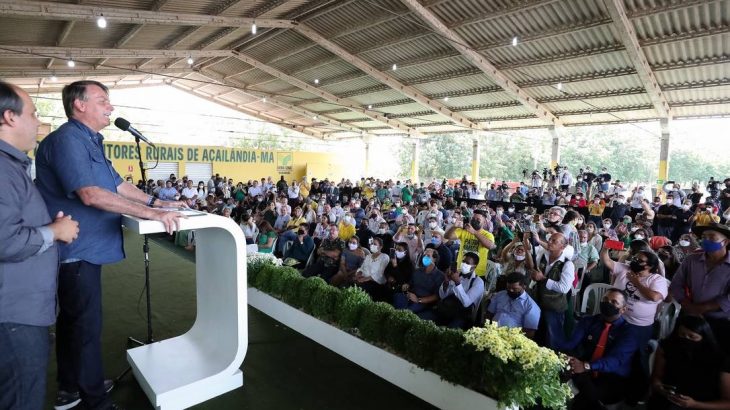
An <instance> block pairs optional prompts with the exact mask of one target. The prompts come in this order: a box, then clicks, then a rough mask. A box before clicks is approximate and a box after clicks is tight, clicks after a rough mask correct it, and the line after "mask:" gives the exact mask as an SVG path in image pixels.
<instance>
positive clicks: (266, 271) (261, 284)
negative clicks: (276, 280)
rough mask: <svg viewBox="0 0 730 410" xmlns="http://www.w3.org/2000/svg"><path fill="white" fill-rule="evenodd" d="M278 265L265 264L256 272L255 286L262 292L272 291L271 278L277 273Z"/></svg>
mask: <svg viewBox="0 0 730 410" xmlns="http://www.w3.org/2000/svg"><path fill="white" fill-rule="evenodd" d="M276 270H277V267H276V266H274V265H264V266H263V267H262V268H261V270H259V272H258V273H257V274H256V279H255V280H254V282H253V284H254V287H255V288H256V289H258V290H260V291H262V292H265V293H270V286H271V278H272V277H273V276H274V275H275V274H276Z"/></svg>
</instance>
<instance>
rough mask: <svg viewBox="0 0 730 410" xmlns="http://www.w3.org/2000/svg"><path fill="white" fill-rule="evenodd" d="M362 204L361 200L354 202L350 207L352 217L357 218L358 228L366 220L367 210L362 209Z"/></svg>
mask: <svg viewBox="0 0 730 410" xmlns="http://www.w3.org/2000/svg"><path fill="white" fill-rule="evenodd" d="M361 205H362V204H361V203H360V201H359V200H353V201H352V204H351V205H350V215H351V216H352V217H353V218H355V224H356V226H360V223H361V222H362V220H363V219H365V210H364V209H362V206H361Z"/></svg>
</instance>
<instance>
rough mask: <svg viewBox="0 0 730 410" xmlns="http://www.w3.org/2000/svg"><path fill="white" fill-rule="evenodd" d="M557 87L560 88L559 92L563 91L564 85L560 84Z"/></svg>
mask: <svg viewBox="0 0 730 410" xmlns="http://www.w3.org/2000/svg"><path fill="white" fill-rule="evenodd" d="M556 87H557V88H558V90H559V91H563V83H558V85H557V86H556Z"/></svg>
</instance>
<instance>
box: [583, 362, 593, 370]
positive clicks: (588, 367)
mask: <svg viewBox="0 0 730 410" xmlns="http://www.w3.org/2000/svg"><path fill="white" fill-rule="evenodd" d="M583 368H584V369H586V370H591V364H590V363H588V362H584V363H583Z"/></svg>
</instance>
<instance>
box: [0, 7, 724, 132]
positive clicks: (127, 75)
mask: <svg viewBox="0 0 730 410" xmlns="http://www.w3.org/2000/svg"><path fill="white" fill-rule="evenodd" d="M59 3H69V4H75V2H73V1H71V0H67V1H61V2H59ZM155 3H156V2H154V1H153V0H88V1H85V2H83V3H81V4H79V5H77V6H78V8H79V9H83V8H84V7H87V6H91V7H93V8H94V10H95V11H99V12H102V11H103V9H104V7H115V8H122V9H125V8H126V9H130V10H150V9H151V8H152V7H153V5H154V4H155ZM321 3H322V2H319V1H305V0H289V1H276V2H274V3H264V1H263V0H262V1H260V2H252V1H249V0H246V1H240V2H231V3H230V4H228V3H221V2H218V1H214V0H204V1H197V2H193V1H191V0H169V1H167V2H166V3H165V4H164V7H163V8H162V9H161V10H162V11H164V12H172V13H199V14H206V13H212V14H215V13H222V15H224V16H229V17H243V16H249V15H253V14H252V13H257V12H258V11H256V10H259V11H261V10H264V11H265V14H263V15H259V16H258V17H260V18H264V17H266V18H282V17H283V16H285V15H287V14H288V13H291V12H292V11H294V10H296V14H298V15H304V16H307V17H305V18H303V19H302V20H301V21H300V22H299V24H306V25H308V26H309V27H311V28H313V29H314V30H316V31H317V32H319V33H320V34H322V35H323V36H325V37H326V38H328V39H330V40H332V41H333V42H334V43H336V44H338V45H340V46H341V47H342V48H343V49H345V50H346V51H347V52H349V53H351V54H353V55H356V56H357V57H358V58H360V59H362V60H363V61H364V62H366V63H368V64H371V65H373V66H374V67H376V68H377V69H379V70H383V71H386V72H387V74H388V76H389V77H391V78H394V79H395V80H397V81H398V82H400V83H401V84H403V85H410V86H412V87H413V88H415V89H416V90H418V92H420V93H421V94H422V95H423V96H425V97H426V98H432V99H437V100H438V101H439V102H440V103H442V104H444V105H446V106H447V107H450V108H452V109H453V110H454V112H455V113H457V114H458V115H461V116H463V117H465V118H466V119H468V120H471V121H472V122H477V123H480V124H482V126H484V123H483V121H486V119H488V118H492V119H494V120H493V121H492V123H490V124H488V126H495V127H501V128H515V127H535V126H540V125H543V126H544V125H546V123H545V122H542V121H541V120H540V119H538V118H535V117H534V116H532V112H533V111H530V109H528V108H526V107H525V106H523V105H522V104H521V103H519V102H518V101H517V100H516V99H515V98H514V96H513V94H512V93H509V92H505V91H503V90H502V89H501V88H500V87H498V86H496V84H495V82H494V81H493V80H492V79H491V78H490V74H488V73H483V72H482V71H481V70H480V69H479V68H477V67H476V66H474V65H473V64H471V63H470V62H469V61H468V60H467V59H465V58H464V57H462V56H461V55H459V53H458V51H457V50H456V49H455V48H454V45H453V44H451V43H450V42H449V41H447V40H445V39H444V38H442V37H441V36H440V35H438V34H435V33H433V32H431V30H430V29H429V28H428V26H427V24H426V23H425V22H423V21H421V20H420V19H419V18H418V17H416V15H415V14H414V13H412V12H410V10H408V9H407V8H406V6H405V5H404V4H403V3H402V2H400V1H398V0H368V1H358V0H341V1H334V2H329V3H327V4H326V5H325V6H323V7H320V6H319V4H321ZM422 3H423V2H422ZM428 3H435V4H436V5H435V6H431V7H430V11H431V12H433V13H434V15H435V16H436V17H437V18H439V19H441V20H442V22H443V23H444V24H446V25H447V26H449V27H451V28H452V29H453V30H454V31H455V32H456V33H458V34H460V35H461V36H462V37H463V38H464V41H465V42H466V43H467V44H468V45H470V46H472V47H475V48H478V49H479V51H480V52H481V53H482V55H483V56H484V58H485V59H486V60H488V61H489V62H491V63H493V64H494V65H496V67H497V68H498V69H500V70H501V72H502V74H503V75H504V76H506V78H507V79H508V80H509V81H510V82H511V83H514V84H516V85H517V86H519V87H521V88H522V89H523V91H524V92H525V93H527V94H528V95H530V96H531V97H533V98H535V99H537V101H538V102H541V103H543V104H544V106H545V107H546V108H547V109H548V110H552V111H553V112H554V113H557V114H558V115H560V114H561V113H564V114H563V115H561V117H562V118H561V120H562V121H564V123H565V124H567V125H574V124H577V123H591V122H596V123H601V122H611V121H614V122H615V121H621V120H622V119H623V120H625V121H643V120H646V119H649V118H655V117H657V116H658V114H657V113H656V112H655V111H654V110H653V109H652V108H651V100H650V98H649V96H648V94H646V92H644V91H643V90H644V85H643V84H642V83H641V80H640V78H639V76H637V75H636V69H635V67H634V64H633V62H632V61H631V59H630V58H629V55H628V54H627V53H626V51H624V47H625V45H624V44H623V43H622V40H621V36H619V33H618V32H617V31H616V30H617V26H616V25H615V24H614V23H613V22H612V21H611V19H610V16H609V14H608V12H607V10H606V9H605V5H604V3H603V1H602V0H560V1H558V0H542V1H538V0H520V1H513V0H493V1H484V0H450V1H438V2H433V1H431V2H427V4H428ZM266 4H272V7H270V8H269V7H267V6H266ZM624 4H625V7H626V9H627V13H628V15H629V17H630V18H631V21H632V23H633V24H634V26H635V31H636V35H637V38H638V41H639V42H640V44H642V50H643V52H644V53H645V54H646V57H647V59H648V61H649V63H650V64H651V66H652V67H653V69H654V74H655V75H656V78H657V80H658V81H659V84H660V86H661V87H663V88H665V92H664V94H665V96H666V98H667V100H668V101H669V103H670V104H672V105H673V112H674V113H676V115H680V116H688V117H693V116H703V115H706V116H717V115H730V104H727V103H725V102H727V100H728V94H730V92H728V89H729V88H728V85H730V76H729V75H728V73H729V72H730V57H729V56H730V41H727V40H728V32H730V30H729V29H728V26H730V22H729V21H728V17H729V16H730V0H708V1H697V0H687V1H684V2H679V1H674V0H624ZM222 5H228V6H229V7H228V8H227V9H225V10H224V8H223V6H222ZM315 9H316V11H313V10H315ZM308 10H310V11H313V12H312V13H308ZM69 28H70V29H69ZM137 28H138V27H137V26H136V25H134V24H129V23H126V22H125V23H114V22H113V21H112V22H110V24H109V26H108V27H107V29H105V30H100V29H99V28H97V27H96V25H95V24H94V23H93V22H83V21H78V22H76V23H75V24H73V25H70V24H67V22H66V21H64V20H63V19H59V18H54V17H53V16H38V17H37V18H36V17H22V18H19V17H17V16H16V15H14V14H12V13H7V12H5V13H3V12H0V45H5V46H33V47H40V46H55V45H57V44H60V46H61V47H69V48H73V47H77V48H78V47H81V48H93V49H100V48H102V49H103V48H112V47H114V46H115V44H117V42H118V41H119V40H120V39H125V43H124V45H123V46H122V48H126V49H131V50H136V49H139V50H145V49H162V48H169V45H171V44H176V45H174V46H172V48H173V49H177V50H189V51H191V52H192V51H195V50H199V49H201V48H202V49H206V50H216V49H221V48H223V47H228V46H229V45H231V46H232V45H236V44H243V43H244V42H245V44H246V45H245V50H244V53H245V54H246V55H248V56H251V57H252V58H254V59H256V60H259V61H261V62H263V63H266V64H268V65H269V66H271V67H273V68H274V69H276V70H279V71H281V72H283V73H284V74H287V75H290V76H293V77H295V78H297V79H299V80H301V81H304V82H305V83H307V84H311V85H313V84H314V79H319V80H321V81H320V84H319V85H318V87H320V88H321V89H322V90H324V91H327V92H328V93H331V94H334V95H335V96H336V97H338V98H348V99H349V101H348V103H354V104H356V105H361V106H367V104H373V105H374V106H375V107H376V108H375V109H376V110H378V111H381V112H384V113H390V114H393V115H394V116H395V117H397V118H399V119H401V120H402V121H403V122H406V123H410V124H415V125H418V126H419V131H422V132H427V131H434V132H438V131H439V130H441V131H444V132H445V131H446V130H450V131H453V130H459V129H460V128H459V126H457V125H441V123H444V124H449V121H450V118H449V117H448V116H444V115H441V114H438V113H436V112H435V111H434V112H432V113H429V111H428V107H427V106H425V105H424V104H421V103H416V102H415V101H414V100H413V95H409V94H408V93H405V92H404V91H403V90H400V89H398V88H399V86H397V85H393V86H392V87H390V86H388V85H384V84H382V83H380V82H379V81H378V80H376V79H374V78H373V77H372V76H370V75H369V74H368V73H364V72H362V71H360V70H359V69H358V68H356V66H355V65H353V64H351V63H349V62H346V61H345V59H343V58H341V57H340V56H336V55H335V54H333V52H331V51H329V50H327V49H325V48H324V47H322V46H320V45H317V44H314V43H313V42H312V41H311V40H310V39H308V38H307V37H305V36H304V35H302V34H299V33H298V32H297V31H296V30H285V29H272V30H268V29H264V28H262V29H261V33H260V34H259V35H257V36H251V34H250V31H249V27H237V28H221V27H203V28H200V29H196V30H192V29H191V28H190V27H189V26H184V25H175V24H169V25H168V24H164V25H163V24H152V23H148V24H145V25H144V27H142V28H141V29H140V30H137ZM64 29H68V30H66V31H67V32H66V33H64ZM132 30H134V31H132ZM129 33H134V35H132V36H131V37H130V38H127V37H128V34H129ZM190 33H192V34H190ZM63 34H65V35H66V37H65V38H61V36H62V35H63ZM223 34H225V35H223ZM514 36H517V37H518V44H517V46H512V45H510V43H511V40H512V38H513V37H514ZM67 50H69V51H68V53H69V54H68V57H69V58H73V59H74V60H75V61H77V63H78V64H77V69H79V70H83V72H84V73H85V74H84V76H88V73H89V72H90V71H93V70H104V71H98V72H99V73H103V74H102V75H101V76H100V77H99V78H100V79H102V80H105V81H108V82H115V83H116V84H134V83H135V82H137V83H139V82H140V81H142V80H145V79H146V80H151V79H155V81H159V79H160V78H162V77H150V76H149V75H148V74H147V73H154V72H155V71H156V70H165V71H160V72H164V73H166V75H175V74H174V73H171V72H170V70H169V69H170V67H179V68H181V69H185V70H188V69H189V68H188V65H187V63H186V62H185V61H184V60H185V59H184V58H179V57H178V58H169V57H164V58H156V59H152V60H148V59H144V58H137V57H134V56H133V55H132V54H130V55H129V56H118V57H113V58H84V57H81V56H76V55H72V49H67ZM0 53H4V54H2V55H0V76H3V77H9V76H11V75H16V76H18V75H23V73H29V75H31V76H32V77H34V78H33V79H32V80H31V79H29V80H27V81H23V82H22V83H23V84H27V85H28V86H29V87H30V88H32V87H31V85H33V84H35V85H37V84H39V83H40V82H41V79H42V78H48V77H49V76H50V75H51V74H52V73H53V72H54V71H53V70H64V69H67V67H65V64H64V61H63V60H56V61H55V62H54V63H53V65H52V66H51V69H50V70H49V69H46V65H47V64H48V62H49V61H50V59H49V58H43V57H39V56H35V57H32V56H28V55H24V56H20V57H12V56H10V55H8V54H9V53H8V51H3V50H0ZM102 60H105V62H104V64H103V65H101V66H99V65H98V64H99V62H100V61H102ZM142 63H145V64H144V65H143V66H142V67H141V68H135V66H136V65H139V64H142ZM173 63H174V64H173ZM393 63H397V64H398V69H397V70H396V71H392V70H391V68H390V67H391V65H392V64H393ZM201 65H202V66H203V67H205V68H204V69H203V71H202V72H203V73H209V74H210V75H211V76H213V77H216V78H227V79H225V80H223V81H229V82H230V84H231V85H233V86H235V87H247V88H250V89H251V90H259V91H263V92H267V93H270V94H275V95H276V94H280V95H278V96H274V97H273V98H279V99H281V100H283V101H285V102H287V103H294V104H304V105H303V107H304V108H306V109H308V110H310V111H312V112H324V113H328V114H325V115H327V116H329V117H331V118H341V119H345V120H353V119H361V120H362V118H363V116H362V114H361V113H355V112H352V111H344V112H343V111H341V110H343V109H344V110H347V109H346V108H343V106H342V105H341V104H339V103H338V102H337V101H334V102H326V101H325V102H323V101H322V99H321V96H316V95H314V94H312V93H311V92H307V91H302V90H300V89H298V88H297V87H294V86H293V85H292V84H288V83H286V82H285V81H282V80H279V79H276V78H275V77H273V76H272V75H270V74H267V73H265V72H264V71H262V70H259V69H253V68H252V67H251V66H249V65H247V64H245V63H242V62H241V61H239V60H238V59H236V58H227V59H225V58H224V59H217V60H215V59H213V60H211V59H208V58H196V59H195V64H194V68H195V69H198V70H200V69H201V68H200V66H201ZM115 67H119V68H120V69H115ZM122 68H123V69H124V70H121V69H122ZM135 70H138V71H135ZM30 73H40V74H30ZM182 75H190V73H181V74H179V77H180V78H181V77H182ZM80 77H81V76H79V78H80ZM88 77H92V76H88ZM69 78H70V77H67V76H66V74H65V73H64V77H63V81H59V83H61V82H64V81H65V80H67V79H69ZM189 78H190V79H182V78H181V79H177V80H175V83H176V85H180V86H183V87H188V88H195V87H200V86H201V85H204V84H205V82H200V81H191V79H197V80H201V81H209V80H208V79H207V77H204V76H201V75H199V74H193V75H190V77H189ZM173 79H174V78H173ZM558 83H561V86H562V91H560V90H558V89H557V84H558ZM60 85H61V84H46V85H44V89H49V90H50V89H57V88H60ZM199 90H200V91H205V92H209V93H210V94H211V95H225V97H224V98H225V100H226V101H229V102H232V103H234V104H245V103H247V102H251V103H252V105H251V106H252V107H254V109H256V110H267V109H270V110H271V112H274V113H276V116H277V117H280V118H290V119H295V118H296V119H297V120H296V121H298V122H301V123H303V124H306V125H308V126H311V127H312V128H313V129H315V130H327V129H331V128H332V126H329V125H327V126H324V125H322V124H319V123H317V122H316V121H313V120H311V119H307V118H301V115H300V114H298V113H294V112H291V111H289V110H285V109H281V108H275V107H274V106H273V105H271V104H263V103H261V102H260V101H257V100H256V98H253V97H250V96H246V95H245V94H242V93H240V92H234V93H227V94H225V90H226V86H225V85H219V84H213V85H208V86H205V87H204V88H199ZM446 97H448V98H449V100H448V101H446V100H445V98H446ZM269 105H270V107H269ZM647 107H648V108H647ZM249 108H250V107H249ZM603 109H606V110H620V111H617V113H611V114H607V113H605V112H601V110H603ZM588 111H590V112H592V113H590V114H589V113H588ZM617 117H618V118H617ZM425 120H429V121H435V124H434V125H433V126H428V124H427V123H424V121H425ZM353 124H354V125H356V126H362V127H365V128H368V129H370V130H371V131H374V132H376V133H377V134H389V133H403V131H402V130H394V129H392V128H389V127H388V126H387V125H385V124H384V123H381V122H378V121H373V120H370V119H367V120H362V121H358V122H357V123H353ZM424 130H426V131H424Z"/></svg>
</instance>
